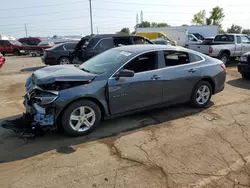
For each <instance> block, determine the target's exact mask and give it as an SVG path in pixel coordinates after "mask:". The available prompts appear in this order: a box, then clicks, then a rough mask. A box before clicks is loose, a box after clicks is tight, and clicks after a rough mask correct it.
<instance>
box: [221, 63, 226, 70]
mask: <svg viewBox="0 0 250 188" xmlns="http://www.w3.org/2000/svg"><path fill="white" fill-rule="evenodd" d="M220 66H221V68H223V70H224V71H225V70H226V65H225V64H224V63H223V64H221V65H220Z"/></svg>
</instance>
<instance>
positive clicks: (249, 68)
mask: <svg viewBox="0 0 250 188" xmlns="http://www.w3.org/2000/svg"><path fill="white" fill-rule="evenodd" d="M237 68H238V71H239V72H240V73H250V63H248V64H247V63H241V62H239V63H238V65H237Z"/></svg>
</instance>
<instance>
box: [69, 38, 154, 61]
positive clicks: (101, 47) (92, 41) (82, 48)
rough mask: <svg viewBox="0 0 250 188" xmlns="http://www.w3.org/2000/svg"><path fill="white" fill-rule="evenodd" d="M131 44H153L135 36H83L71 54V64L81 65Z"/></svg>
mask: <svg viewBox="0 0 250 188" xmlns="http://www.w3.org/2000/svg"><path fill="white" fill-rule="evenodd" d="M133 44H153V42H151V41H150V40H148V39H146V38H144V37H141V36H135V35H118V34H105V35H90V36H85V37H83V38H82V39H81V40H80V41H79V43H78V44H77V45H76V47H75V50H74V52H73V53H72V59H73V63H74V64H78V63H82V62H84V61H86V60H88V59H90V58H91V57H94V56H96V55H97V54H100V53H102V52H104V51H106V50H109V49H111V48H114V47H119V46H121V45H133Z"/></svg>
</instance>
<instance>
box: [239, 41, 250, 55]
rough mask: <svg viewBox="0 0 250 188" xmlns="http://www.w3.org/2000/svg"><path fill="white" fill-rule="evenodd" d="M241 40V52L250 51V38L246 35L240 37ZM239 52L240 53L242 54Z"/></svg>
mask: <svg viewBox="0 0 250 188" xmlns="http://www.w3.org/2000/svg"><path fill="white" fill-rule="evenodd" d="M241 42H242V54H244V53H246V52H249V51H250V40H249V38H247V37H246V36H242V37H241ZM242 54H241V55H242Z"/></svg>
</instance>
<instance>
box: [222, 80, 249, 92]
mask: <svg viewBox="0 0 250 188" xmlns="http://www.w3.org/2000/svg"><path fill="white" fill-rule="evenodd" d="M227 84H229V85H231V86H234V87H238V88H242V89H248V90H250V79H243V78H239V79H236V80H230V81H228V82H227Z"/></svg>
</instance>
